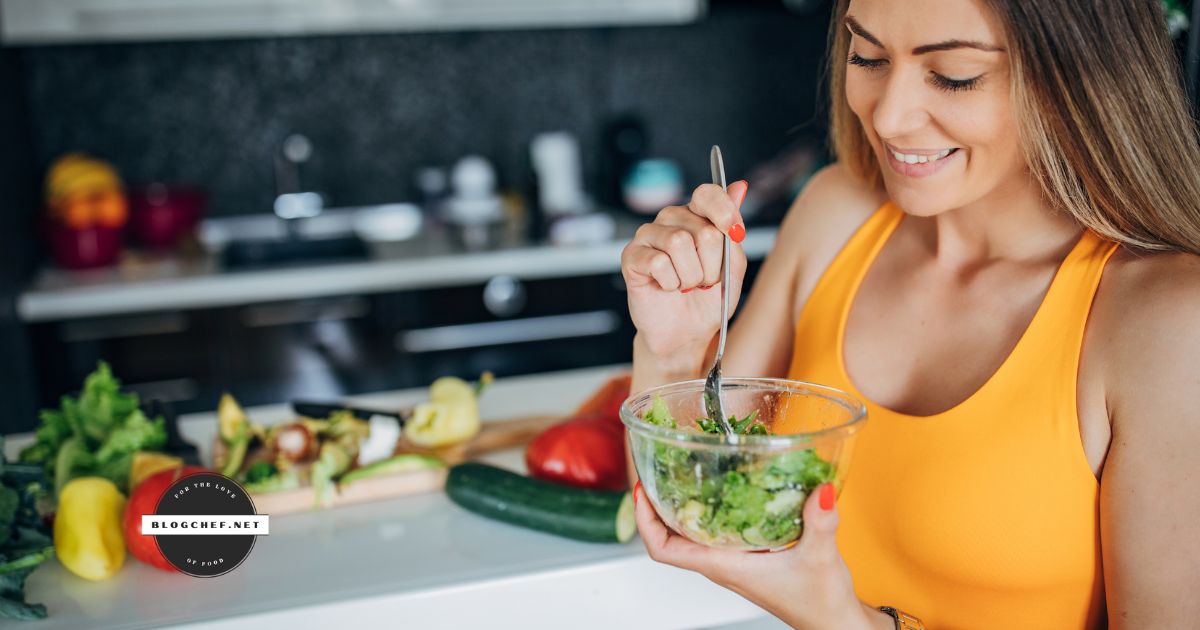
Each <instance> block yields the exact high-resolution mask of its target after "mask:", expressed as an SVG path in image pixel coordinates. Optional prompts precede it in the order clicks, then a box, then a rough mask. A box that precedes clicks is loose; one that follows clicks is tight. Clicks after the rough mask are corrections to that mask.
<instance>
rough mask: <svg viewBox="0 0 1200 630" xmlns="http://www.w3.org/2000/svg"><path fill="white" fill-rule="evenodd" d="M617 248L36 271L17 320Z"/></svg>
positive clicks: (380, 286)
mask: <svg viewBox="0 0 1200 630" xmlns="http://www.w3.org/2000/svg"><path fill="white" fill-rule="evenodd" d="M777 232H778V229H777V228H774V227H755V228H753V229H751V230H750V231H749V232H748V233H747V236H746V240H745V241H744V242H743V243H742V247H743V248H744V249H745V250H746V254H747V256H749V257H750V259H752V260H757V259H761V258H763V257H764V256H766V254H767V252H768V251H769V250H770V249H771V246H772V245H773V244H774V242H775V235H776V233H777ZM625 243H626V241H625V240H619V241H612V242H609V243H601V244H595V245H579V246H554V245H539V246H527V247H516V248H509V249H499V250H491V251H484V252H476V253H465V252H454V251H452V250H447V249H446V248H444V247H442V246H441V245H439V244H437V243H418V242H414V243H412V244H405V245H402V246H400V247H398V248H396V249H395V251H393V252H392V253H391V254H389V256H387V257H385V258H383V259H376V260H369V261H361V262H340V263H324V264H313V265H311V266H305V267H287V268H275V269H262V270H253V271H250V270H247V271H222V270H220V269H219V268H218V267H217V266H216V265H215V264H214V262H213V261H212V260H211V259H205V260H199V261H193V262H182V261H179V260H175V259H166V260H160V261H155V262H150V263H143V264H134V265H127V266H118V267H113V268H108V269H99V270H94V271H87V272H68V271H63V270H57V269H45V270H43V271H42V272H41V273H40V274H39V275H38V277H37V278H35V280H34V282H33V285H32V286H31V287H30V289H29V290H27V291H25V292H23V293H22V294H21V295H20V296H19V297H18V299H17V313H18V316H19V317H20V318H21V320H22V321H25V322H39V321H55V320H62V319H72V318H78V317H90V316H97V315H118V314H125V313H138V312H150V311H162V310H174V309H192V308H210V307H219V306H230V305H240V304H251V303H259V302H270V301H277V300H290V299H302V298H315V297H328V296H334V295H353V294H363V293H381V292H385V291H401V290H406V289H423V288H433V287H447V286H461V285H467V284H474V283H479V282H484V281H487V280H488V279H490V278H492V277H494V276H497V275H512V276H516V277H518V278H522V279H528V280H537V279H543V278H558V277H569V276H578V275H588V274H598V273H607V272H615V271H617V270H619V269H620V262H621V250H622V249H623V248H624V247H625Z"/></svg>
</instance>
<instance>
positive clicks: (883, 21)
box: [622, 0, 1200, 628]
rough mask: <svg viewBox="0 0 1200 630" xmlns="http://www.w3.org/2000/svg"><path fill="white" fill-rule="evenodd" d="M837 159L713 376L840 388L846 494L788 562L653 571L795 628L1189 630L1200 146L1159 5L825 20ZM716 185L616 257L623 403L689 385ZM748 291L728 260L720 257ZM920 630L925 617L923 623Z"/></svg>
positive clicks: (709, 558)
mask: <svg viewBox="0 0 1200 630" xmlns="http://www.w3.org/2000/svg"><path fill="white" fill-rule="evenodd" d="M831 45H832V54H831V66H830V71H831V78H832V90H831V92H832V95H833V97H834V98H833V106H832V125H831V127H832V140H833V147H834V150H835V153H836V155H837V157H838V162H837V163H836V164H834V165H833V166H831V167H828V168H826V169H824V170H823V171H821V172H820V173H819V174H817V175H816V176H815V177H814V178H813V179H812V180H811V182H810V183H809V184H808V186H807V187H806V189H805V190H804V191H803V193H802V194H801V195H800V196H799V198H798V199H797V200H796V202H795V204H794V206H793V207H792V209H791V211H790V212H789V214H788V216H787V218H786V219H785V220H784V222H783V225H782V227H781V228H780V231H779V236H778V240H777V244H776V246H775V248H774V251H773V252H772V253H771V255H770V256H769V257H768V259H767V261H766V262H765V263H764V265H763V268H762V271H761V273H760V275H759V277H758V280H757V282H756V283H755V285H754V290H753V291H752V292H751V294H750V296H749V298H748V300H747V303H746V304H745V307H744V308H743V309H742V310H741V312H740V315H739V318H738V321H737V324H736V326H734V327H733V329H732V331H731V333H730V335H731V336H730V341H729V351H728V354H727V355H726V357H725V367H724V371H725V373H726V374H730V375H759V376H786V377H789V378H796V379H802V380H808V381H814V382H819V383H822V384H826V385H831V386H834V387H838V388H840V389H843V390H846V391H849V392H851V393H853V394H855V395H856V396H857V397H859V398H860V399H862V400H863V401H864V402H865V403H866V404H867V408H868V412H869V420H868V422H867V424H866V428H865V429H864V430H863V431H862V432H861V433H860V435H859V438H858V441H857V444H856V447H855V455H854V462H853V465H852V466H851V469H850V474H849V476H848V478H847V481H846V485H845V488H844V492H843V493H842V494H841V496H840V497H836V501H835V492H834V490H833V488H832V487H829V486H823V487H821V488H820V489H819V490H818V491H817V492H814V493H813V495H812V496H810V497H809V500H808V501H807V503H806V504H805V506H804V513H803V517H804V523H805V531H804V533H803V536H802V537H801V540H800V542H799V544H798V545H796V546H795V547H794V548H792V549H790V550H788V551H785V552H779V553H772V554H746V553H736V552H729V551H723V550H712V549H707V548H703V547H700V546H698V545H695V544H692V543H690V542H688V541H687V540H685V539H683V538H682V537H680V536H678V535H676V534H675V533H673V532H671V531H670V530H668V529H667V528H666V527H665V526H664V525H663V523H662V521H661V520H659V518H658V517H657V516H656V515H655V513H654V511H653V510H652V509H651V508H650V506H649V505H648V501H647V499H646V495H645V493H644V492H642V491H641V490H640V488H639V489H638V490H636V491H635V498H636V499H637V501H638V504H637V516H638V525H639V528H640V530H641V533H642V538H643V540H644V542H645V544H646V547H647V549H648V550H649V552H650V555H651V556H652V557H653V558H655V559H656V560H659V561H662V562H666V563H669V564H673V565H676V566H680V567H683V568H687V569H692V570H695V571H699V572H700V573H703V574H704V575H706V576H707V577H709V578H710V579H712V580H713V581H715V582H717V583H718V584H721V585H723V586H726V587H728V588H730V589H733V590H734V591H736V592H738V593H740V594H741V595H743V596H745V597H746V598H748V599H750V600H751V601H753V602H755V603H757V604H758V605H760V606H762V607H763V608H765V609H766V610H768V611H769V612H771V613H773V614H775V615H776V616H778V617H780V618H781V619H783V620H784V621H786V622H787V623H789V624H791V625H793V626H796V627H801V628H868V627H875V628H891V627H899V624H898V623H897V621H896V620H895V619H894V616H893V615H892V614H890V613H885V612H881V611H880V610H878V609H877V607H881V606H889V607H894V608H896V609H900V610H901V611H903V612H904V613H907V614H908V615H911V616H912V617H915V618H918V619H920V620H921V621H923V622H924V623H925V625H926V626H927V627H930V628H999V627H1014V628H1016V627H1019V628H1071V627H1086V628H1093V627H1098V626H1102V625H1104V624H1105V623H1106V622H1107V624H1108V625H1109V626H1110V627H1114V628H1125V627H1137V628H1179V627H1197V625H1198V624H1200V603H1198V602H1200V597H1197V596H1196V595H1195V590H1196V587H1197V586H1200V526H1198V525H1197V524H1198V523H1200V492H1198V491H1197V489H1196V488H1195V485H1194V484H1195V483H1196V482H1197V481H1200V457H1197V455H1196V453H1197V451H1200V377H1198V374H1200V372H1198V371H1197V369H1196V368H1195V367H1194V365H1195V357H1197V356H1200V325H1198V324H1200V258H1197V257H1196V256H1195V254H1197V253H1200V177H1198V176H1197V173H1196V169H1197V168H1200V149H1198V147H1197V142H1196V138H1195V135H1194V134H1195V132H1194V130H1193V123H1192V120H1191V118H1190V116H1189V114H1188V111H1187V105H1186V99H1185V97H1184V95H1183V93H1182V90H1181V89H1180V88H1179V87H1178V86H1179V77H1178V70H1177V67H1176V64H1175V61H1174V58H1173V56H1172V51H1171V48H1170V42H1169V41H1168V38H1167V36H1166V33H1165V27H1164V25H1163V18H1162V15H1161V12H1160V9H1159V8H1158V6H1157V2H1156V0H1106V1H1105V2H1080V1H1079V0H1041V1H1039V2H1026V1H1022V0H904V1H903V2H899V1H895V0H841V1H840V2H839V3H838V6H837V8H836V9H835V11H834V22H833V25H832V30H831ZM745 193H746V183H745V182H738V183H735V184H734V185H731V186H730V187H729V191H728V194H727V195H726V194H723V193H722V192H721V191H720V189H719V188H716V187H714V186H711V185H705V186H701V187H699V188H697V189H696V191H695V192H694V194H693V195H692V199H691V201H690V202H689V204H688V205H687V206H681V207H670V208H666V209H664V210H663V211H662V212H661V213H660V214H659V215H658V217H657V219H656V220H655V222H654V223H653V224H649V225H646V226H644V227H642V228H641V229H640V230H639V232H638V234H637V236H636V237H635V238H634V239H633V241H632V242H631V243H630V244H629V245H628V246H627V247H626V249H625V251H624V253H623V256H622V266H623V272H624V275H625V279H626V281H627V283H628V286H629V305H630V312H631V315H632V317H633V321H634V323H635V324H636V326H637V329H638V334H637V337H636V341H635V346H634V382H633V389H634V390H635V391H639V390H644V389H646V388H649V387H652V386H655V385H659V384H662V383H666V382H671V381H677V380H683V379H691V378H698V377H700V376H701V375H702V374H703V373H704V372H705V370H706V368H707V367H708V365H707V361H708V357H709V356H710V355H709V352H710V344H711V342H712V340H713V337H714V334H715V332H716V330H717V328H718V324H719V315H718V313H719V310H720V309H719V306H718V305H719V302H718V301H719V299H720V295H719V293H720V291H719V290H718V291H706V290H700V291H694V289H697V288H700V289H708V288H711V287H712V285H714V284H716V282H717V279H718V273H719V269H720V257H721V254H720V240H721V237H722V234H721V233H722V232H726V233H728V234H729V235H730V236H731V237H732V238H733V239H734V240H735V241H739V242H740V240H741V239H742V238H743V237H744V234H745V230H744V227H743V225H742V223H741V218H740V216H739V214H738V205H739V204H740V202H741V199H742V198H743V197H744V195H745ZM734 250H735V252H736V253H735V255H734V258H733V260H732V263H731V264H732V267H731V269H732V272H733V274H732V278H733V280H731V282H732V283H733V284H732V286H731V289H732V292H733V295H735V296H736V295H738V293H739V290H740V288H741V279H742V276H743V273H744V270H745V256H744V254H742V253H741V251H740V248H737V247H735V248H734ZM914 623H915V622H914Z"/></svg>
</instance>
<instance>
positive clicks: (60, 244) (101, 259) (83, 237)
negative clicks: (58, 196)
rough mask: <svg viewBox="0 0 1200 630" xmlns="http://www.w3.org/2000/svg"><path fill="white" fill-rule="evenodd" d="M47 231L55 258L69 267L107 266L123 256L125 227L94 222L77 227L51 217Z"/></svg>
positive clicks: (61, 264) (57, 261)
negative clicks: (122, 247) (93, 223)
mask: <svg viewBox="0 0 1200 630" xmlns="http://www.w3.org/2000/svg"><path fill="white" fill-rule="evenodd" d="M47 231H48V233H49V238H50V253H51V255H52V256H53V257H54V261H55V262H56V263H58V264H59V265H60V266H62V267H66V268H67V269H92V268H95V267H105V266H108V265H111V264H113V263H115V262H117V259H119V258H120V257H121V244H122V237H121V228H112V227H104V226H101V225H94V226H92V227H87V228H82V229H73V228H69V227H67V226H65V225H63V224H61V223H59V222H57V221H50V222H49V225H48V226H47Z"/></svg>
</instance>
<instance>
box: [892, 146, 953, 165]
mask: <svg viewBox="0 0 1200 630" xmlns="http://www.w3.org/2000/svg"><path fill="white" fill-rule="evenodd" d="M884 149H885V150H886V151H887V152H889V153H891V154H892V157H894V158H896V161H897V162H904V163H905V164H926V163H928V162H936V161H938V160H942V159H945V158H946V157H947V156H950V155H953V154H954V153H956V152H958V147H955V148H953V149H942V150H941V151H937V152H929V153H904V152H902V151H896V150H895V149H892V148H891V147H890V146H886V145H885V147H884Z"/></svg>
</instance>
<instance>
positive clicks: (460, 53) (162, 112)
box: [14, 5, 827, 215]
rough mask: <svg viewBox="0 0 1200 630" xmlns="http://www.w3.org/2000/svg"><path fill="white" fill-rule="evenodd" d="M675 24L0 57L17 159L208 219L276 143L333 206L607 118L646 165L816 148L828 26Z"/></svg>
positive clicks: (739, 164) (698, 164) (814, 19)
mask: <svg viewBox="0 0 1200 630" xmlns="http://www.w3.org/2000/svg"><path fill="white" fill-rule="evenodd" d="M718 9H719V10H717V11H716V12H714V13H712V14H710V16H709V17H708V18H706V19H704V20H703V21H701V22H699V23H696V24H692V25H686V26H671V27H644V28H619V29H612V28H604V29H573V30H538V31H497V32H468V33H436V34H396V35H361V36H336V37H313V38H281V39H263V40H238V41H208V42H179V43H151V44H110V45H88V46H58V47H44V48H27V49H22V50H18V51H14V52H15V53H16V54H17V55H18V56H19V58H20V60H21V63H22V65H23V70H24V77H25V81H26V83H27V86H26V87H27V98H28V108H27V109H28V111H29V117H30V119H31V120H30V127H29V129H30V135H31V136H32V144H33V151H34V156H33V157H34V161H35V163H36V164H38V165H39V167H43V168H44V167H45V166H46V165H47V164H49V162H50V161H51V160H53V159H54V158H55V157H56V156H58V155H59V154H61V153H63V152H66V151H70V150H83V151H87V152H89V153H93V154H95V155H98V156H101V157H104V158H107V159H109V160H112V161H113V162H115V163H116V164H117V165H118V167H119V168H120V169H121V171H122V173H123V174H124V176H125V178H126V179H127V180H129V181H131V182H139V181H152V180H159V181H167V182H183V183H193V184H200V185H203V186H205V187H207V188H208V189H209V191H210V192H211V203H210V207H209V212H210V214H219V215H224V214H242V213H249V212H259V211H266V210H267V209H268V208H269V207H270V204H271V200H272V198H273V195H274V183H273V178H272V170H271V169H272V167H271V161H270V156H271V154H272V152H273V151H275V150H277V148H278V147H279V144H280V142H281V141H282V139H283V138H284V137H285V136H286V135H287V134H288V133H291V132H301V133H304V134H306V135H308V136H309V137H310V138H311V139H312V141H313V145H314V149H315V153H314V157H313V160H312V162H310V164H308V165H306V170H305V178H306V182H309V183H311V184H312V186H311V187H312V188H316V189H317V190H320V191H322V192H324V193H327V194H328V196H329V198H330V202H331V203H333V204H335V205H355V204H364V203H375V202H383V201H394V200H401V199H411V198H413V196H414V193H415V190H414V186H413V177H412V175H413V172H414V169H416V168H417V167H419V166H423V165H443V166H448V165H449V164H451V163H453V161H454V160H456V159H457V158H459V157H461V156H463V155H465V154H467V153H479V154H482V155H484V156H486V157H488V158H489V159H491V160H492V161H493V162H494V163H496V165H497V167H498V170H499V174H500V177H501V180H502V182H503V183H504V184H506V185H508V186H514V185H515V186H516V187H518V188H520V187H521V183H522V182H524V181H525V180H526V179H527V177H528V167H527V166H526V154H527V150H528V149H527V147H528V142H529V140H530V139H531V138H532V137H533V136H534V134H536V133H538V132H541V131H548V130H557V129H562V130H567V131H570V132H572V133H574V134H575V135H576V136H577V137H578V138H579V139H580V141H581V143H582V148H583V152H584V167H585V171H586V175H587V176H588V178H589V181H592V179H593V178H594V176H595V174H596V172H597V169H598V163H599V156H598V155H597V152H598V151H599V144H600V143H599V133H600V128H601V126H602V125H603V123H604V122H605V121H606V120H608V119H609V118H610V117H612V116H614V115H616V114H619V113H625V112H632V113H635V114H638V115H640V116H641V117H643V119H644V120H645V121H646V123H647V128H648V130H649V133H650V136H651V143H652V152H653V153H654V154H656V155H661V156H666V157H671V158H675V159H678V160H680V161H681V162H682V163H683V165H684V168H685V170H686V171H687V176H688V178H689V181H695V182H699V181H701V180H703V179H704V178H706V177H707V159H708V147H709V146H710V145H711V144H713V143H714V142H715V143H720V144H721V146H722V149H723V151H724V153H725V155H726V158H727V161H728V164H729V165H730V172H729V176H730V179H731V180H732V179H736V178H738V177H741V176H744V174H745V171H746V170H747V169H748V168H749V167H750V166H751V165H752V164H754V163H755V162H758V161H760V160H763V159H766V158H768V157H770V156H771V155H773V154H774V153H775V152H776V151H777V150H779V149H780V148H781V147H782V146H784V145H786V144H788V143H790V142H792V141H794V140H795V139H796V136H797V135H803V136H806V137H814V138H819V137H820V136H821V134H822V133H823V129H824V127H825V124H824V121H823V120H821V119H820V118H819V115H818V114H817V108H818V107H819V94H818V92H817V89H816V87H817V85H818V82H819V80H820V77H821V76H822V72H821V65H822V63H823V55H824V51H825V33H826V27H827V14H826V13H823V12H822V13H818V14H814V15H809V16H797V15H792V14H790V13H787V12H785V11H784V10H783V9H782V8H774V7H770V6H762V5H759V6H754V7H750V8H745V9H740V8H736V7H730V8H725V7H718Z"/></svg>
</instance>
